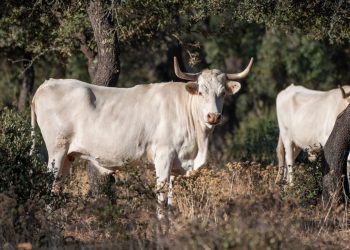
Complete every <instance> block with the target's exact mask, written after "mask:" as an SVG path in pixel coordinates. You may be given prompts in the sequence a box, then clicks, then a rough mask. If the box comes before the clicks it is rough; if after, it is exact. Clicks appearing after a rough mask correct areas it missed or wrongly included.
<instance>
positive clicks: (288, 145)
mask: <svg viewBox="0 0 350 250" xmlns="http://www.w3.org/2000/svg"><path fill="white" fill-rule="evenodd" d="M284 146H285V152H286V165H287V171H285V173H286V176H285V177H286V180H287V183H288V184H289V185H293V165H294V149H293V142H292V141H289V140H288V141H286V142H284Z"/></svg>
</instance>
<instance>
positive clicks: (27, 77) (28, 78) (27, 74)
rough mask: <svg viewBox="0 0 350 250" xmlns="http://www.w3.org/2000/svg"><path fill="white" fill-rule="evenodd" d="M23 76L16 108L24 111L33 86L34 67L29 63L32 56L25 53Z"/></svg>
mask: <svg viewBox="0 0 350 250" xmlns="http://www.w3.org/2000/svg"><path fill="white" fill-rule="evenodd" d="M24 60H25V61H24V63H23V67H24V78H23V81H22V85H21V90H20V93H19V98H18V110H19V111H21V112H22V111H24V110H25V108H26V107H27V106H28V99H29V95H30V94H31V93H32V91H33V86H34V77H35V76H34V67H33V65H32V64H31V60H32V57H31V55H30V54H27V53H26V54H25V55H24Z"/></svg>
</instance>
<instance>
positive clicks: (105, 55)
mask: <svg viewBox="0 0 350 250" xmlns="http://www.w3.org/2000/svg"><path fill="white" fill-rule="evenodd" d="M87 13H88V16H89V19H90V23H91V26H92V29H93V32H94V40H95V42H96V44H97V54H96V53H95V52H93V51H92V50H90V48H89V46H88V43H87V38H86V36H85V35H84V34H83V33H80V34H78V38H79V40H80V48H81V51H82V52H83V53H84V55H85V56H86V57H87V59H88V70H89V75H90V78H91V82H92V83H93V84H95V85H102V86H116V85H117V81H118V77H119V73H120V61H119V42H118V37H117V33H116V30H115V29H114V25H113V20H112V16H111V14H110V13H109V12H107V11H105V10H104V9H103V6H102V3H101V1H99V0H91V1H90V3H89V6H88V7H87ZM87 168H88V170H87V171H88V176H89V183H90V193H92V194H94V195H98V194H100V193H101V192H102V191H101V190H103V188H102V189H101V186H105V185H107V186H108V183H107V184H106V183H105V182H106V181H107V182H110V181H111V180H112V179H113V178H105V176H101V175H100V174H99V172H98V171H97V170H96V168H95V167H94V166H93V165H92V164H91V163H89V164H88V166H87ZM102 193H106V192H102ZM111 193H112V192H107V195H109V194H111ZM112 201H113V200H112Z"/></svg>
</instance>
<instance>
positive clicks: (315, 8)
mask: <svg viewBox="0 0 350 250" xmlns="http://www.w3.org/2000/svg"><path fill="white" fill-rule="evenodd" d="M234 2H236V1H234ZM235 11H236V15H237V16H238V17H239V18H241V19H243V20H248V21H250V22H257V23H261V24H264V25H266V26H268V27H274V28H279V29H281V30H283V31H285V32H295V31H297V32H302V33H303V34H309V35H311V36H312V37H314V38H316V39H328V40H330V41H331V42H335V43H344V42H347V41H349V39H350V31H349V4H348V3H347V2H346V1H332V0H326V1H293V0H282V1H277V0H259V1H256V0H243V1H240V2H239V4H238V6H237V9H235Z"/></svg>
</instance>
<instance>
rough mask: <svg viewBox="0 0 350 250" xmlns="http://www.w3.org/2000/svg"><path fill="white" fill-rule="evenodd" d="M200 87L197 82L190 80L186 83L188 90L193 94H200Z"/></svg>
mask: <svg viewBox="0 0 350 250" xmlns="http://www.w3.org/2000/svg"><path fill="white" fill-rule="evenodd" d="M198 88H199V85H198V83H196V82H189V83H187V84H186V90H187V91H188V92H189V93H190V94H191V95H197V94H198Z"/></svg>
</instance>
